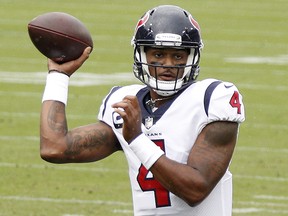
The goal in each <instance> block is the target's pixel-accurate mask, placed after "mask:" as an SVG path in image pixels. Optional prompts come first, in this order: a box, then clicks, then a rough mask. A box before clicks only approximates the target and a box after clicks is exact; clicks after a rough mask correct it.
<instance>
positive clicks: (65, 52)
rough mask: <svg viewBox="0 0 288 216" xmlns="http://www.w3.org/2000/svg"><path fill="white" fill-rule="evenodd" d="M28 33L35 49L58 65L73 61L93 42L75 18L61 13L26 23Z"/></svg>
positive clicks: (51, 13)
mask: <svg viewBox="0 0 288 216" xmlns="http://www.w3.org/2000/svg"><path fill="white" fill-rule="evenodd" d="M28 33H29V36H30V39H31V41H32V42H33V44H34V45H35V47H36V48H37V49H38V50H39V51H40V52H41V53H42V54H43V55H44V56H46V57H47V58H50V59H52V60H53V61H55V62H58V63H64V62H68V61H71V60H75V59H77V58H79V57H80V56H81V54H82V53H83V51H84V49H85V48H86V47H88V46H90V47H92V48H93V41H92V38H91V35H90V33H89V31H88V29H87V28H86V27H85V26H84V24H83V23H82V22H81V21H80V20H78V19H77V18H75V17H73V16H71V15H69V14H67V13H62V12H50V13H45V14H42V15H39V16H37V17H36V18H34V19H33V20H31V21H30V22H29V23H28Z"/></svg>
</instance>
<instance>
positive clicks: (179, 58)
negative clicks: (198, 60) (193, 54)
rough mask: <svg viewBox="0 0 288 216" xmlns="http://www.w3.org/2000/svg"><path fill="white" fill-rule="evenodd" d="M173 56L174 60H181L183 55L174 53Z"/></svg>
mask: <svg viewBox="0 0 288 216" xmlns="http://www.w3.org/2000/svg"><path fill="white" fill-rule="evenodd" d="M174 58H175V59H176V60H181V59H182V58H183V56H182V55H178V54H176V55H174Z"/></svg>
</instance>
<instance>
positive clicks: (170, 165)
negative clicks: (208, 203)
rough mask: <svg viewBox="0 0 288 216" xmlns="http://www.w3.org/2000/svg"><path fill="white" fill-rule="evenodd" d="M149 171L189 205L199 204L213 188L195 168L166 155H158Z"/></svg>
mask: <svg viewBox="0 0 288 216" xmlns="http://www.w3.org/2000/svg"><path fill="white" fill-rule="evenodd" d="M150 171H151V172H152V173H153V176H154V178H155V179H157V180H158V181H159V182H160V183H161V185H162V186H163V187H164V188H166V189H167V190H168V191H170V192H172V193H173V194H175V195H176V196H178V197H180V198H181V199H183V200H184V201H185V202H187V203H188V204H189V205H190V206H196V205H197V204H199V203H200V202H201V201H202V200H203V199H205V197H207V196H208V194H209V193H210V192H211V190H212V189H213V187H212V185H211V184H210V185H209V184H208V182H206V179H205V178H204V177H203V175H202V174H201V173H200V172H199V171H198V170H197V169H194V168H193V167H191V166H188V165H186V164H180V163H178V162H176V161H173V160H170V159H169V158H167V157H166V156H162V157H160V158H159V159H158V160H157V162H156V163H155V164H154V165H153V166H152V167H151V169H150Z"/></svg>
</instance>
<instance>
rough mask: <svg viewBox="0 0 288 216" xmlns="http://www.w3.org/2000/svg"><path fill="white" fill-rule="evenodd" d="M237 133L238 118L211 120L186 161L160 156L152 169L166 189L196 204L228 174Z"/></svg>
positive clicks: (192, 204) (193, 204)
mask: <svg viewBox="0 0 288 216" xmlns="http://www.w3.org/2000/svg"><path fill="white" fill-rule="evenodd" d="M237 134H238V123H236V122H227V121H223V122H222V121H219V122H213V123H210V124H208V125H207V126H206V127H205V128H204V129H203V130H202V132H201V133H200V135H199V136H198V138H197V140H196V142H195V144H194V146H193V148H192V150H191V152H190V154H189V158H188V162H187V164H180V163H178V162H176V161H173V160H170V159H169V158H167V157H166V156H161V157H160V158H159V159H158V160H157V161H156V163H154V165H153V166H152V167H151V169H150V171H151V172H152V173H153V175H154V177H155V178H156V179H157V180H158V181H159V182H160V183H161V184H162V185H163V186H164V187H165V188H166V189H167V190H169V191H171V192H172V193H174V194H175V195H177V196H178V197H180V198H182V199H183V200H184V201H186V202H187V203H188V204H189V205H191V206H195V205H197V204H199V203H200V202H201V201H203V200H204V199H205V198H206V197H207V196H208V195H209V193H210V192H211V191H212V190H213V188H214V187H215V185H216V184H217V183H218V182H219V180H220V179H221V178H222V177H223V175H224V174H225V172H226V170H227V168H228V166H229V163H230V161H231V158H232V154H233V151H234V147H235V144H236V141H237Z"/></svg>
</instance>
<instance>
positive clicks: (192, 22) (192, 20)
mask: <svg viewBox="0 0 288 216" xmlns="http://www.w3.org/2000/svg"><path fill="white" fill-rule="evenodd" d="M189 20H190V22H191V24H192V25H193V26H194V27H195V28H196V29H197V30H198V31H199V32H200V26H199V24H198V22H197V21H196V20H195V19H194V18H193V17H192V16H191V14H190V15H189Z"/></svg>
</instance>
